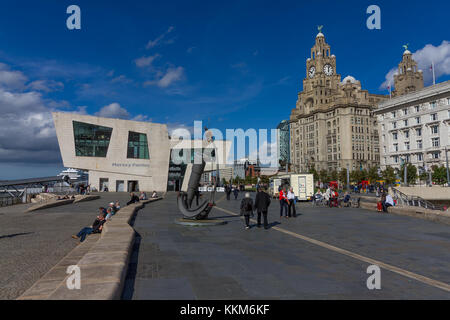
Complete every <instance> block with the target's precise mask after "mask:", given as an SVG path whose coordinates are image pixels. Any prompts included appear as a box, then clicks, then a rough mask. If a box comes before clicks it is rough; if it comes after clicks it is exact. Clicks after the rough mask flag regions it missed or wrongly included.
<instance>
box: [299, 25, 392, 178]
mask: <svg viewBox="0 0 450 320" xmlns="http://www.w3.org/2000/svg"><path fill="white" fill-rule="evenodd" d="M385 98H386V97H385V96H383V95H376V94H370V93H369V92H368V91H367V90H362V88H361V83H360V82H359V81H357V80H356V79H355V78H354V77H352V76H347V77H345V78H344V80H343V81H342V82H341V75H340V74H338V73H337V68H336V57H335V55H334V54H331V50H330V46H329V45H328V44H327V43H326V42H325V36H324V35H323V34H322V32H319V34H317V36H316V42H315V44H314V46H313V47H312V48H311V57H310V58H308V59H307V61H306V77H305V79H303V91H302V92H299V93H298V99H297V103H296V107H295V109H293V110H292V112H291V116H290V125H291V130H290V131H291V137H290V138H291V143H290V144H291V146H290V147H291V148H290V149H291V151H290V152H291V157H290V158H291V163H292V165H293V166H292V169H293V171H295V172H305V171H307V170H308V169H309V168H310V167H315V169H316V170H321V169H324V170H328V171H331V170H337V171H339V170H341V169H342V168H347V167H348V168H349V169H350V170H355V169H360V168H367V167H369V166H374V165H378V164H379V160H380V155H379V151H380V150H379V135H378V125H377V121H376V119H375V118H374V117H373V114H372V112H373V110H374V109H375V108H376V106H377V104H378V103H379V102H380V101H381V100H383V99H385Z"/></svg>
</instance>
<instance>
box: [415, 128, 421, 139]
mask: <svg viewBox="0 0 450 320" xmlns="http://www.w3.org/2000/svg"><path fill="white" fill-rule="evenodd" d="M416 136H418V137H421V136H422V128H417V129H416Z"/></svg>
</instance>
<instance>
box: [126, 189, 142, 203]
mask: <svg viewBox="0 0 450 320" xmlns="http://www.w3.org/2000/svg"><path fill="white" fill-rule="evenodd" d="M130 196H131V199H130V201H128V202H127V206H129V205H130V204H132V203H135V202H139V197H138V196H137V195H135V194H134V193H133V192H132V193H130Z"/></svg>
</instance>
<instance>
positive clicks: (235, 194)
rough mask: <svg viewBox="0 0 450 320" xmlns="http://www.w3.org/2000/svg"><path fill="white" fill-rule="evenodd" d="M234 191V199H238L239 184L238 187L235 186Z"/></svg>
mask: <svg viewBox="0 0 450 320" xmlns="http://www.w3.org/2000/svg"><path fill="white" fill-rule="evenodd" d="M233 193H234V200H237V198H238V195H239V189H238V188H237V186H236V188H234V190H233Z"/></svg>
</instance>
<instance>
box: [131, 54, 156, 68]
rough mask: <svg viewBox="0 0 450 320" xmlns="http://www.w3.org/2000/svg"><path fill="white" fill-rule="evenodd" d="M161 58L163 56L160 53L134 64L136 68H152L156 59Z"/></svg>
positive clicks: (142, 58) (137, 60)
mask: <svg viewBox="0 0 450 320" xmlns="http://www.w3.org/2000/svg"><path fill="white" fill-rule="evenodd" d="M160 56H161V55H159V54H158V53H156V54H154V55H153V56H148V57H145V56H144V57H141V58H138V59H136V60H134V63H136V66H138V67H139V68H143V67H149V66H151V64H152V63H153V61H155V59H157V58H159V57H160Z"/></svg>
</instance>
